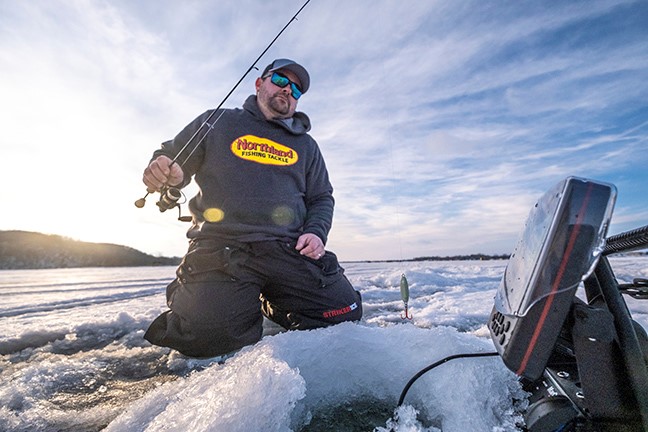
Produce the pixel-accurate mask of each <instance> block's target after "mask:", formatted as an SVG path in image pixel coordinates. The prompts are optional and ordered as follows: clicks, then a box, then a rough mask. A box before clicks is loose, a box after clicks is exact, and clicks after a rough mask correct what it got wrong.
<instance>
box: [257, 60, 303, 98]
mask: <svg viewBox="0 0 648 432" xmlns="http://www.w3.org/2000/svg"><path fill="white" fill-rule="evenodd" d="M280 69H285V70H289V71H291V72H292V73H294V74H295V75H297V78H299V82H300V84H301V86H300V87H301V91H302V93H306V92H307V91H308V87H310V76H309V75H308V71H306V68H304V66H302V65H300V64H299V63H297V62H296V61H293V60H290V59H276V60H275V61H273V62H272V63H270V64H269V65H268V66H266V68H265V69H264V70H263V73H262V74H261V76H262V77H266V76H267V75H268V74H269V73H270V72H275V71H278V70H280Z"/></svg>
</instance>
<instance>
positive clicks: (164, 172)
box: [142, 156, 184, 192]
mask: <svg viewBox="0 0 648 432" xmlns="http://www.w3.org/2000/svg"><path fill="white" fill-rule="evenodd" d="M182 179H184V173H183V172H182V168H180V165H178V164H177V163H172V162H171V159H169V158H168V157H166V156H158V157H157V158H156V159H155V160H154V161H152V162H151V163H150V164H149V166H148V167H146V169H145V170H144V178H143V179H142V180H143V181H144V184H145V185H146V190H148V191H149V192H155V191H159V190H161V189H162V186H164V185H167V186H176V185H178V184H180V183H182Z"/></svg>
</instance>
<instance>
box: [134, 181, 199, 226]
mask: <svg viewBox="0 0 648 432" xmlns="http://www.w3.org/2000/svg"><path fill="white" fill-rule="evenodd" d="M149 193H150V192H146V195H144V196H143V197H142V198H140V199H138V200H137V201H135V207H137V208H142V207H144V205H145V204H146V197H147V196H149ZM183 197H184V194H183V193H182V191H180V189H178V188H176V187H171V186H164V187H163V188H162V190H161V191H160V199H159V200H158V202H156V203H155V205H156V206H158V208H159V209H160V213H163V212H165V211H167V210H170V209H172V208H174V207H178V220H179V221H181V222H191V216H182V209H181V208H180V204H184V203H185V202H186V199H185V201H183V202H182V203H178V201H179V200H180V198H183Z"/></svg>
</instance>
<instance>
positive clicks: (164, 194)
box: [135, 0, 311, 220]
mask: <svg viewBox="0 0 648 432" xmlns="http://www.w3.org/2000/svg"><path fill="white" fill-rule="evenodd" d="M310 1H311V0H306V2H305V3H304V4H303V5H302V7H300V8H299V10H298V11H297V13H295V15H293V17H292V18H291V19H290V20H289V21H288V23H286V25H285V26H284V27H283V28H282V29H281V30H280V31H279V33H277V35H276V36H275V37H274V39H272V41H271V42H270V43H269V44H268V46H267V47H266V48H265V49H264V50H263V52H262V53H261V54H260V55H259V57H257V59H256V60H254V62H253V63H252V65H250V67H249V68H248V69H247V71H245V73H244V74H243V76H242V77H241V78H240V79H239V80H238V82H237V83H236V84H234V87H232V89H231V90H230V91H229V93H227V95H225V97H224V98H223V100H222V101H221V102H220V103H219V104H218V106H217V107H216V109H214V110H213V111H212V112H211V113H210V114H209V116H207V118H206V119H205V121H203V123H202V124H201V125H200V127H199V128H198V129H197V130H196V132H194V134H193V135H192V136H191V137H190V138H189V139H188V140H187V142H186V143H185V145H184V146H182V148H181V149H180V151H178V153H177V154H176V155H175V157H174V158H173V159H172V160H171V163H170V164H169V167H171V166H172V165H173V164H174V163H177V164H178V165H179V166H180V167H181V168H182V167H183V166H184V164H185V163H186V162H187V161H188V160H189V158H190V157H191V155H193V154H194V152H195V151H196V149H198V147H199V146H200V144H202V143H203V141H205V138H206V137H207V135H208V134H209V132H210V131H211V130H212V129H213V128H214V125H215V124H216V123H217V122H218V120H220V118H221V117H222V115H223V113H224V111H222V112H221V113H220V115H219V116H218V118H216V120H215V121H214V122H213V123H209V121H210V120H211V119H212V117H213V116H214V115H215V114H216V113H217V112H218V111H219V110H220V109H221V107H222V106H223V104H224V103H225V101H227V99H228V98H229V97H230V96H231V95H232V93H234V91H235V90H236V88H237V87H238V86H239V84H241V82H243V80H244V79H245V77H247V76H248V74H249V73H250V72H252V69H257V68H256V64H257V63H258V62H259V60H261V57H263V56H264V55H265V53H266V52H268V50H269V49H270V47H271V46H272V45H273V44H274V43H275V42H276V41H277V39H279V36H281V34H282V33H283V32H284V31H285V30H286V29H287V28H288V26H290V24H292V22H293V21H296V20H297V16H298V15H299V14H300V13H301V11H302V10H304V8H305V7H306V5H308V3H310ZM257 70H258V69H257ZM205 126H207V130H206V132H205V133H204V134H203V136H202V137H201V138H200V140H198V142H197V143H196V144H195V145H194V146H193V149H192V150H191V152H189V154H188V155H187V157H186V158H184V160H183V161H182V162H180V163H178V158H179V157H180V156H181V155H182V154H183V153H184V152H185V151H186V150H187V149H188V148H189V146H191V144H192V143H193V142H194V140H196V137H198V135H200V132H201V131H202V130H203V128H204V127H205ZM151 193H152V192H149V191H148V190H147V191H146V195H144V196H143V197H142V198H140V199H138V200H137V201H135V207H137V208H142V207H144V205H145V204H146V198H147V197H148V196H149V194H151ZM181 196H182V192H180V189H178V188H176V187H171V186H166V185H165V186H163V187H162V189H161V190H160V200H159V201H158V202H157V203H156V204H157V206H158V207H159V208H160V212H164V211H166V210H169V209H171V208H173V207H175V206H176V205H178V204H177V203H178V200H179V199H180V198H181ZM179 219H180V220H183V218H182V217H179Z"/></svg>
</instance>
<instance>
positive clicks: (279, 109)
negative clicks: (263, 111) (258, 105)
mask: <svg viewBox="0 0 648 432" xmlns="http://www.w3.org/2000/svg"><path fill="white" fill-rule="evenodd" d="M269 105H270V108H272V109H273V110H274V111H275V112H276V113H278V114H280V115H281V116H288V114H289V113H290V101H289V100H287V99H286V98H285V97H283V96H281V95H279V94H276V95H274V96H272V97H271V98H270V101H269Z"/></svg>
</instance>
